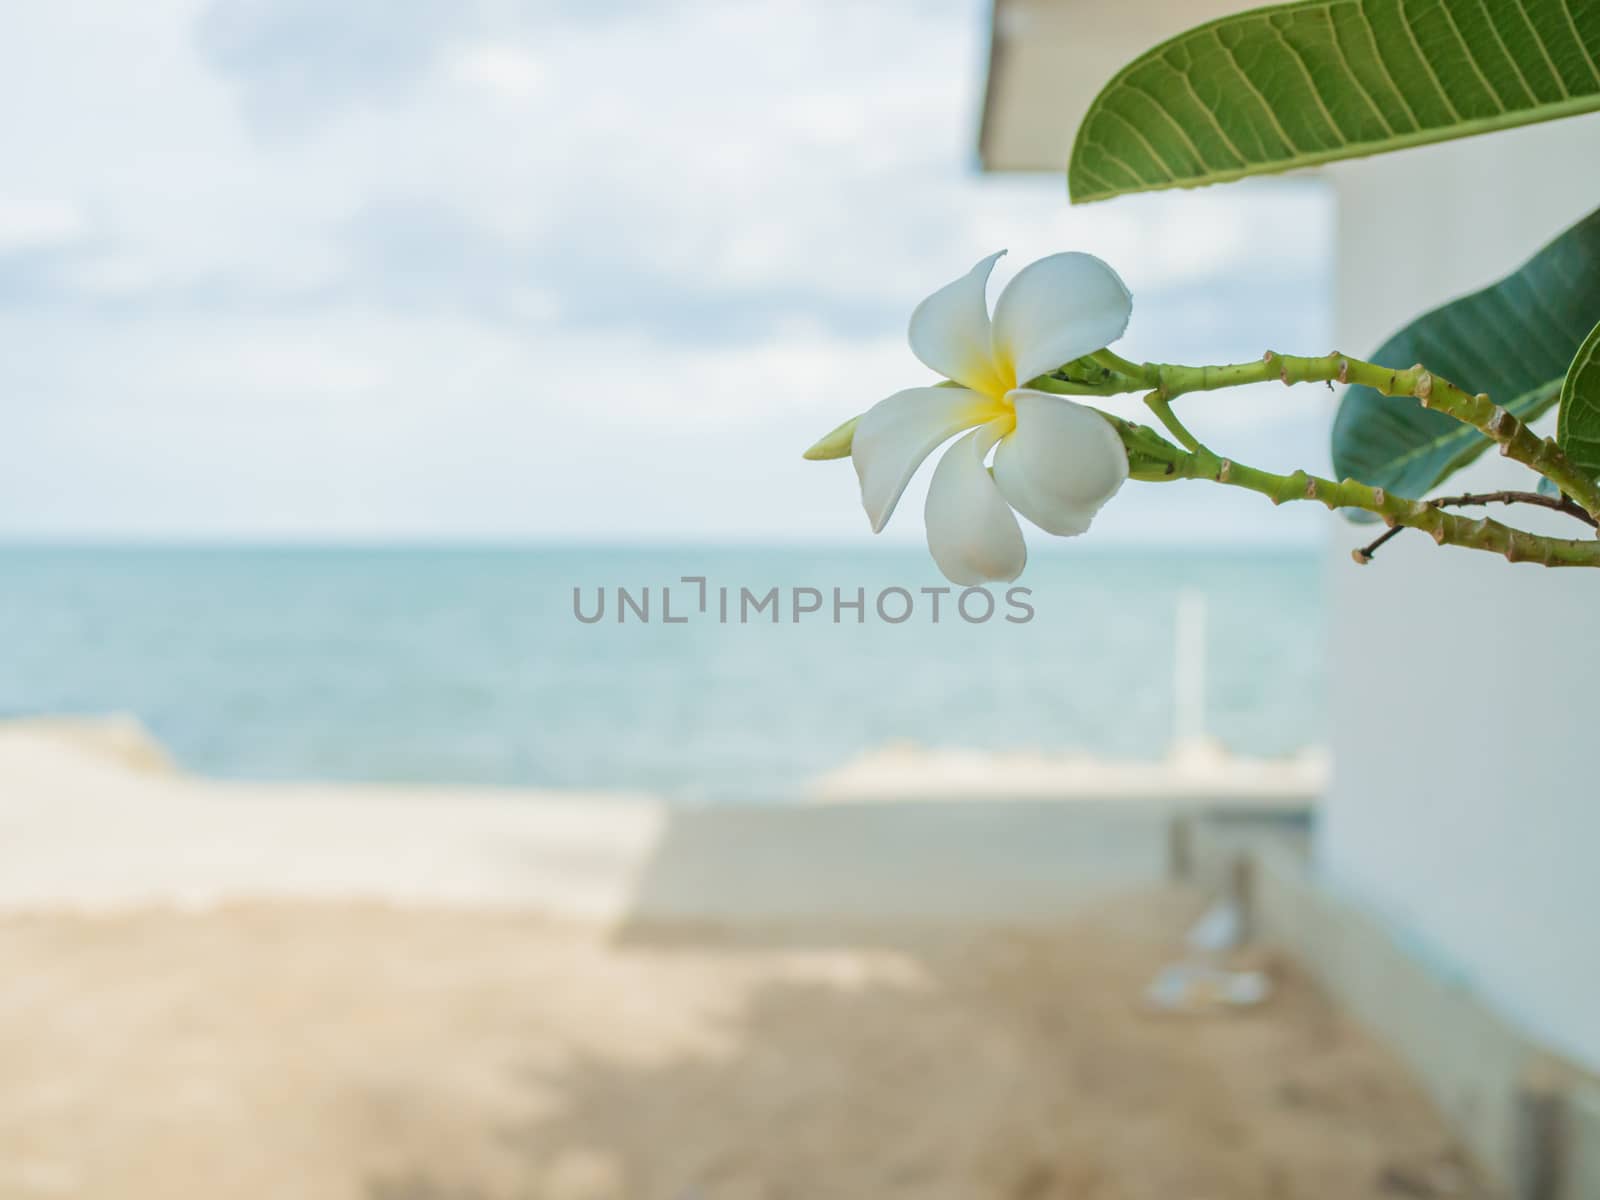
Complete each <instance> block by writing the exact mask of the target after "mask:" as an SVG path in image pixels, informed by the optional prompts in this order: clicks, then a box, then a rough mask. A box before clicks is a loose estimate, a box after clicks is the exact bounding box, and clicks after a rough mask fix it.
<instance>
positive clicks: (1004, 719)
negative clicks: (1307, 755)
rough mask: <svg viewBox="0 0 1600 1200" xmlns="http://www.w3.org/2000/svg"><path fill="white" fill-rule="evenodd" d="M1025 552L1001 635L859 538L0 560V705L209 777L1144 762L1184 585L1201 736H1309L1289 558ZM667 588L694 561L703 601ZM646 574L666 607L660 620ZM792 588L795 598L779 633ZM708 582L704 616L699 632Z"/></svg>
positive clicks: (1313, 697) (918, 560)
mask: <svg viewBox="0 0 1600 1200" xmlns="http://www.w3.org/2000/svg"><path fill="white" fill-rule="evenodd" d="M1033 541H1034V544H1035V546H1036V547H1037V546H1039V544H1040V543H1041V542H1042V541H1043V539H1041V538H1037V537H1036V538H1034V539H1033ZM1046 546H1047V548H1048V549H1049V550H1050V553H1036V554H1035V558H1034V561H1033V562H1031V563H1030V564H1029V567H1028V571H1027V573H1026V574H1025V575H1024V576H1023V578H1022V580H1020V581H1019V582H1020V583H1021V584H1023V585H1025V586H1027V587H1029V588H1030V589H1031V591H1032V595H1031V597H1029V599H1028V603H1029V604H1031V605H1032V607H1033V609H1034V613H1035V615H1034V617H1033V619H1032V620H1031V621H1029V622H1027V623H1025V624H1013V623H1008V622H1007V621H1005V620H1004V619H1003V618H1004V615H1005V614H1006V613H1007V612H1008V611H1009V612H1013V613H1015V612H1016V611H1017V610H1015V609H1008V608H1007V606H1006V604H1005V602H1004V599H1003V592H1004V590H1005V589H1004V588H1003V587H1002V588H999V589H995V590H996V595H997V598H999V600H1000V602H999V604H998V607H997V610H996V614H995V616H994V617H993V618H992V619H991V620H989V621H987V622H983V623H977V624H969V623H967V622H966V621H963V620H962V619H961V618H960V617H959V616H958V615H957V614H956V613H955V612H954V611H953V608H952V607H951V606H952V603H953V597H946V598H944V600H943V607H942V609H941V613H940V620H939V622H938V623H937V624H935V623H932V622H931V621H930V620H929V619H928V617H929V612H928V601H929V598H928V597H926V596H924V595H920V594H918V591H917V589H919V588H922V587H934V586H939V585H942V584H943V582H944V581H943V580H941V579H940V578H939V577H938V576H937V574H936V573H935V571H934V569H933V567H932V564H931V563H930V562H929V560H928V557H927V553H926V551H925V550H923V549H922V548H920V547H910V546H907V547H896V546H888V547H885V546H884V545H882V544H881V543H880V544H877V545H873V546H866V547H862V548H859V549H849V550H837V549H800V548H792V549H735V548H717V549H697V548H692V547H681V548H677V547H675V548H670V549H618V548H612V547H606V548H580V547H571V548H567V547H563V548H537V549H534V548H528V549H477V548H474V549H411V548H406V549H387V548H385V549H346V548H329V549H306V548H296V549H266V548H261V549H245V550H238V549H228V550H202V549H142V548H141V549H91V548H71V549H41V548H10V549H0V716H16V715H28V714H38V713H104V712H126V713H131V714H133V715H135V716H137V717H138V718H139V719H140V720H141V721H142V722H144V724H145V725H146V726H147V727H148V728H149V729H150V730H151V731H152V732H153V733H154V734H155V735H156V736H157V737H159V738H160V739H161V740H162V742H163V743H165V745H166V746H167V747H168V748H169V749H170V750H171V751H172V752H173V753H174V754H175V755H176V756H177V758H178V760H179V761H180V762H181V763H182V764H183V765H184V766H185V767H187V768H189V769H191V770H194V771H197V772H201V773H204V774H210V775H218V776H230V777H241V778H256V779H362V780H404V781H423V780H427V781H448V782H475V783H494V784H528V785H537V786H545V787H602V788H613V787H615V788H642V789H649V790H654V791H659V792H661V793H664V794H666V795H669V796H671V797H673V798H677V799H699V798H718V799H736V800H750V801H756V802H760V801H767V800H775V799H782V798H785V797H788V796H792V795H794V794H795V793H796V792H797V791H798V790H800V789H801V788H803V786H804V785H805V782H806V780H807V779H808V777H810V776H812V775H814V774H815V773H817V772H819V771H823V770H827V769H828V768H831V767H834V766H837V765H838V764H839V763H841V762H842V761H843V760H844V759H846V758H847V757H849V756H851V755H853V754H856V753H858V752H860V751H863V750H868V749H871V748H875V747H878V746H881V745H883V744H885V743H887V742H891V741H915V742H917V743H920V744H923V745H930V746H948V747H963V748H975V749H995V750H1004V749H1041V750H1063V749H1079V750H1088V751H1093V752H1096V753H1100V754H1105V755H1116V756H1129V757H1139V758H1153V757H1157V756H1159V755H1160V754H1161V753H1162V752H1163V751H1164V750H1165V748H1166V746H1167V744H1168V742H1169V740H1170V737H1171V730H1172V719H1173V718H1172V679H1171V674H1172V661H1173V650H1172V646H1173V637H1174V611H1175V601H1176V597H1177V595H1178V593H1179V591H1180V589H1185V588H1188V589H1196V590H1198V591H1200V592H1201V593H1203V594H1204V595H1205V596H1206V597H1207V599H1208V602H1209V603H1208V609H1209V626H1208V635H1207V654H1208V660H1209V673H1208V677H1207V691H1206V699H1207V724H1208V728H1209V731H1210V732H1212V733H1213V734H1215V735H1217V736H1219V737H1220V738H1222V739H1223V741H1224V742H1226V743H1227V744H1228V745H1229V746H1231V747H1232V748H1234V749H1236V750H1239V751H1242V752H1249V753H1258V754H1277V753H1284V752H1289V751H1293V750H1296V749H1299V748H1301V747H1303V746H1307V745H1312V744H1316V743H1318V742H1319V741H1320V740H1321V733H1322V718H1323V714H1322V712H1321V710H1320V708H1319V698H1320V697H1321V696H1322V695H1323V690H1324V689H1323V687H1322V680H1323V658H1322V655H1323V637H1322V624H1321V623H1322V611H1321V589H1320V587H1319V579H1318V572H1319V561H1318V557H1317V556H1316V555H1315V554H1314V553H1312V552H1309V551H1287V550H1262V551H1249V552H1241V551H1218V550H1208V551H1206V552H1204V553H1197V552H1187V551H1172V550H1150V549H1140V550H1132V549H1104V548H1099V547H1095V548H1084V547H1082V546H1081V544H1077V543H1071V544H1067V545H1066V546H1064V547H1059V546H1053V545H1050V544H1048V543H1046ZM685 575H689V576H705V577H706V579H707V586H708V588H709V589H710V592H709V597H708V599H709V603H708V605H707V608H708V612H707V613H706V614H701V613H699V612H698V610H697V601H698V586H697V585H694V584H683V583H681V582H679V580H680V577H682V576H685ZM667 585H670V586H671V587H672V601H671V603H672V611H673V615H674V616H675V617H677V616H681V615H688V616H689V618H690V619H689V620H688V621H686V622H683V623H674V624H666V623H663V622H662V621H661V619H660V617H661V612H660V589H661V588H662V587H663V586H667ZM619 586H621V587H626V588H628V589H629V590H630V592H631V593H632V594H633V595H634V596H635V597H637V596H638V595H639V594H640V592H641V591H642V589H644V588H646V587H648V588H650V590H651V594H652V607H651V613H650V615H651V618H652V619H651V621H650V622H649V623H642V622H639V621H637V620H634V619H632V617H633V614H632V613H631V612H630V613H629V617H630V619H629V620H628V621H627V622H626V623H623V624H618V623H617V622H616V612H615V607H616V606H615V603H614V602H615V589H616V588H617V587H619ZM774 586H776V587H779V588H781V589H785V592H784V593H783V594H782V595H781V596H780V599H781V601H782V605H783V611H782V612H781V614H780V615H781V620H780V622H779V623H778V624H772V623H771V622H770V610H768V611H767V612H764V613H762V614H761V615H759V616H757V617H754V618H752V620H751V621H750V623H748V624H739V623H737V608H738V601H737V597H738V589H739V588H741V587H747V588H749V589H750V590H751V591H752V592H753V593H755V594H756V595H758V596H759V595H760V594H762V593H764V592H766V591H767V589H769V588H771V587H774ZM796 586H805V587H814V588H817V589H818V590H819V591H821V592H822V593H823V596H824V606H823V610H822V611H821V612H819V613H814V614H806V615H804V616H802V618H801V620H800V621H799V622H795V621H794V620H792V604H791V599H790V598H791V595H792V593H789V592H788V591H787V589H790V588H792V587H796ZM897 586H898V587H903V588H906V589H908V591H910V592H911V593H912V599H913V600H914V602H915V604H916V609H915V612H914V614H913V616H912V617H911V619H909V620H907V621H905V622H903V623H900V624H890V623H887V622H885V621H883V620H882V619H880V618H879V616H878V615H877V614H876V613H875V612H874V611H873V607H874V599H875V597H876V596H877V594H878V593H879V592H880V591H881V590H882V589H884V588H890V587H897ZM575 587H577V588H581V589H582V593H581V595H582V605H583V609H584V611H585V613H586V614H592V613H593V611H594V604H595V594H596V592H595V589H597V588H602V587H603V588H605V589H606V591H607V608H606V614H605V619H604V620H602V621H600V622H597V623H595V624H584V623H582V622H580V621H578V620H577V619H575V617H574V615H573V589H574V588H575ZM721 587H729V588H731V589H732V594H733V597H734V603H733V613H732V615H733V618H734V623H730V624H720V623H718V622H717V621H716V619H715V618H716V610H717V607H718V598H717V596H718V593H717V589H719V588H721ZM834 588H839V589H841V590H842V591H843V593H844V595H845V598H846V599H851V598H853V597H854V595H855V592H856V589H858V588H861V589H864V590H865V593H866V598H867V611H866V620H865V622H864V623H861V624H856V623H855V614H854V612H853V611H846V612H845V613H844V614H843V615H844V616H845V618H846V620H845V623H843V624H838V625H835V624H833V623H832V620H831V616H832V612H831V610H832V589H834ZM887 604H888V608H889V611H890V615H893V616H898V615H899V611H900V609H901V608H903V607H904V603H903V601H901V600H899V598H898V597H891V598H890V599H889V600H888V601H887ZM969 607H971V609H972V611H973V612H974V615H976V613H977V612H978V611H980V610H981V605H976V604H975V605H972V606H969ZM1289 697H1292V698H1293V701H1292V703H1291V702H1286V698H1289Z"/></svg>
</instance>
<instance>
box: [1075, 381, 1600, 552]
mask: <svg viewBox="0 0 1600 1200" xmlns="http://www.w3.org/2000/svg"><path fill="white" fill-rule="evenodd" d="M1102 415H1103V416H1105V418H1106V419H1107V420H1108V421H1110V422H1111V423H1112V425H1113V426H1115V427H1116V429H1117V431H1118V432H1119V433H1121V434H1122V437H1123V443H1124V445H1126V446H1127V447H1128V461H1129V464H1130V475H1129V478H1131V479H1137V480H1142V481H1144V482H1150V483H1168V482H1173V481H1176V480H1180V479H1206V480H1210V481H1211V482H1213V483H1220V484H1224V485H1226V486H1228V487H1240V488H1245V489H1247V490H1249V491H1252V492H1256V493H1259V494H1260V495H1263V496H1265V497H1267V498H1268V499H1269V500H1271V501H1272V502H1273V503H1274V504H1287V503H1291V502H1294V501H1299V500H1317V501H1320V502H1321V503H1322V504H1324V505H1326V506H1327V507H1328V508H1330V509H1332V508H1358V509H1362V510H1363V511H1366V512H1370V513H1373V514H1374V515H1376V516H1379V517H1382V518H1383V520H1384V521H1385V522H1386V523H1387V524H1388V525H1390V526H1391V527H1399V528H1406V529H1420V530H1422V531H1423V532H1424V533H1427V534H1428V535H1429V536H1431V537H1432V538H1433V540H1434V541H1435V542H1438V543H1439V544H1440V545H1445V546H1462V547H1465V548H1467V549H1470V550H1486V551H1489V552H1491V553H1494V554H1500V555H1502V556H1504V557H1505V559H1506V560H1507V561H1508V562H1531V563H1539V564H1542V565H1543V566H1547V567H1600V540H1595V539H1594V538H1592V537H1591V538H1558V537H1548V536H1545V535H1542V534H1535V533H1529V532H1527V531H1526V530H1522V529H1515V528H1513V527H1512V526H1509V525H1506V524H1503V523H1502V522H1500V521H1496V520H1494V519H1492V518H1489V517H1482V518H1477V519H1473V518H1468V517H1463V516H1459V515H1458V514H1455V513H1449V512H1444V511H1442V505H1441V504H1439V503H1437V502H1435V501H1429V500H1412V499H1410V498H1408V497H1405V496H1397V495H1395V494H1394V493H1392V492H1389V491H1386V490H1385V489H1383V488H1374V487H1369V486H1368V485H1366V484H1364V483H1360V482H1358V481H1357V480H1354V479H1346V480H1343V481H1336V480H1332V479H1326V478H1323V477H1322V476H1320V475H1313V474H1310V473H1309V472H1306V471H1295V472H1293V473H1291V474H1289V475H1278V474H1274V473H1273V472H1271V471H1264V470H1261V469H1260V468H1258V467H1252V466H1249V465H1247V464H1245V463H1241V462H1237V461H1235V460H1233V459H1229V458H1223V457H1220V456H1219V455H1217V454H1215V453H1213V452H1212V451H1210V450H1208V449H1206V448H1205V447H1203V446H1202V447H1201V448H1200V449H1199V450H1186V449H1184V448H1182V447H1180V446H1175V445H1173V444H1172V443H1171V442H1168V441H1167V440H1166V439H1165V438H1163V437H1161V436H1160V435H1159V434H1158V433H1156V432H1155V430H1153V429H1150V428H1149V427H1147V426H1143V425H1137V424H1135V423H1133V422H1131V421H1124V420H1122V419H1121V418H1120V417H1115V416H1112V415H1110V414H1109V413H1106V414H1102ZM1586 515H1587V514H1586Z"/></svg>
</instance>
